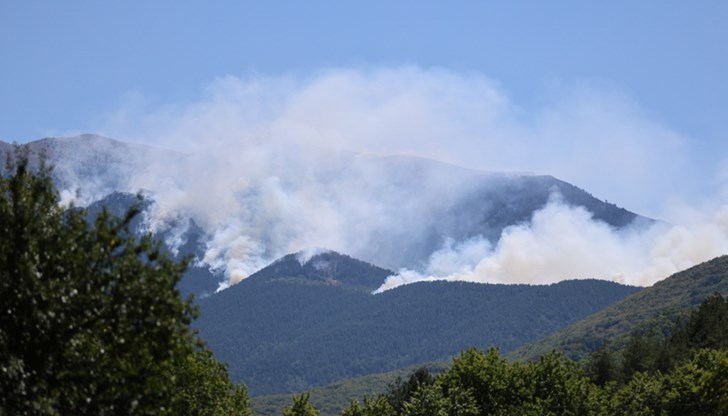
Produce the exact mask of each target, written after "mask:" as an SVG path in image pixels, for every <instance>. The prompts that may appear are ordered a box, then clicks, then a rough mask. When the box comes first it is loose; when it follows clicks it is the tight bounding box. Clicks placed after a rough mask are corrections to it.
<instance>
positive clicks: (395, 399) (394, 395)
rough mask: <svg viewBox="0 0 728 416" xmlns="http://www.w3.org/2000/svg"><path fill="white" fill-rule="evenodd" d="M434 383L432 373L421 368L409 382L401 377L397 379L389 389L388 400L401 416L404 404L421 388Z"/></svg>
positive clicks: (411, 376)
mask: <svg viewBox="0 0 728 416" xmlns="http://www.w3.org/2000/svg"><path fill="white" fill-rule="evenodd" d="M434 382H435V377H434V376H432V374H430V371H429V370H428V369H427V368H426V367H420V368H418V369H417V370H415V371H414V372H413V373H412V374H411V375H410V376H409V378H408V379H407V381H403V380H402V378H401V377H397V379H396V380H395V381H394V382H393V383H391V384H390V385H389V387H388V388H387V393H386V397H387V400H388V401H389V404H390V405H392V408H394V410H395V412H397V414H400V413H402V410H403V409H404V404H405V403H406V402H407V401H408V400H409V399H410V398H411V397H412V395H414V394H415V392H417V390H419V389H420V388H421V387H424V386H429V385H431V384H432V383H434Z"/></svg>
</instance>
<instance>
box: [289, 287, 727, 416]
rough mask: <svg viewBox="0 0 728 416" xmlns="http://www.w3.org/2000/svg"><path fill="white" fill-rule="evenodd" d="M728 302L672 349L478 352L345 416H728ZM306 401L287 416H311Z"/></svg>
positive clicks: (706, 308) (698, 318) (658, 345)
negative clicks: (532, 357)
mask: <svg viewBox="0 0 728 416" xmlns="http://www.w3.org/2000/svg"><path fill="white" fill-rule="evenodd" d="M726 325H728V300H726V299H725V298H723V297H722V296H721V295H719V294H716V295H714V296H712V297H711V298H709V299H707V300H706V301H705V302H704V303H703V304H701V305H700V307H699V308H697V310H696V311H694V312H693V313H692V315H691V316H690V319H689V320H688V321H687V322H686V323H684V324H678V325H677V326H676V327H675V330H674V331H673V332H672V333H671V334H670V335H669V336H668V337H667V338H666V339H664V340H657V339H649V340H648V339H647V338H645V337H642V336H635V337H631V338H630V340H629V341H628V342H627V344H626V346H625V347H624V348H622V349H619V350H610V349H608V347H604V348H602V349H601V350H599V351H597V352H596V353H594V354H593V355H592V356H591V357H590V358H589V359H588V360H587V361H586V362H585V363H584V364H583V365H580V364H577V363H575V362H574V361H571V360H569V359H567V358H565V357H563V356H562V355H560V354H559V353H557V352H553V353H550V354H546V355H545V356H543V357H542V358H541V359H540V360H538V361H532V362H509V361H508V360H506V359H505V358H503V357H502V356H501V355H500V353H499V351H498V350H497V349H490V350H488V351H481V350H477V349H470V350H467V351H465V352H463V353H462V354H461V355H460V356H459V357H458V358H456V359H455V360H454V361H453V363H452V367H450V369H448V370H446V371H445V372H443V373H441V374H439V375H437V376H433V375H431V374H430V373H429V372H428V371H427V370H426V369H420V370H417V371H416V372H415V373H413V374H412V376H411V377H410V378H409V379H408V380H406V381H405V380H401V379H400V380H398V381H397V382H395V383H393V384H391V385H390V386H389V388H388V390H387V392H386V393H384V394H381V395H378V396H374V397H369V398H365V399H364V400H363V401H361V402H360V401H353V402H352V403H351V405H350V406H349V407H348V408H346V409H345V410H344V411H343V412H342V413H341V414H342V416H399V415H403V416H438V415H443V416H454V415H463V416H465V415H473V416H475V415H630V416H640V415H726V414H728V348H727V347H728V344H727V343H728V330H726V329H727V328H726ZM317 414H318V412H317V410H316V409H315V408H314V407H313V406H312V405H310V404H309V403H308V396H307V395H305V394H304V395H301V396H295V397H294V403H293V405H291V406H290V407H289V408H288V409H286V411H285V412H284V415H286V416H294V415H300V416H304V415H305V416H312V415H317Z"/></svg>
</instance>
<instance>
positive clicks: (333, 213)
mask: <svg viewBox="0 0 728 416" xmlns="http://www.w3.org/2000/svg"><path fill="white" fill-rule="evenodd" d="M27 146H28V148H29V149H30V150H31V156H32V158H37V157H38V156H39V155H40V154H45V155H46V158H47V160H48V162H49V163H51V164H52V165H53V166H54V177H55V179H56V182H57V184H58V187H59V190H60V192H61V196H62V200H63V201H66V202H67V201H71V200H74V201H76V204H77V205H84V206H87V205H96V206H100V205H104V204H111V205H114V206H115V207H119V206H120V205H119V203H120V201H119V197H118V194H120V193H124V194H132V195H133V194H136V193H138V192H140V191H141V192H142V193H143V195H144V198H145V200H146V203H145V205H144V206H145V212H144V215H143V216H142V217H141V218H142V219H143V222H144V224H143V225H144V227H142V228H140V230H149V231H154V232H155V236H156V237H158V238H160V239H161V240H163V241H165V243H167V246H168V248H169V249H170V251H171V252H173V253H178V252H180V251H184V250H188V252H189V253H190V254H192V255H193V256H194V258H195V263H194V264H195V267H194V268H193V269H194V270H192V271H191V272H190V273H191V274H195V277H194V278H191V279H187V281H189V282H192V284H190V285H185V286H184V290H185V291H189V292H190V293H194V294H197V295H201V296H206V295H209V294H210V293H212V292H213V291H214V290H215V289H216V288H217V287H218V285H219V284H220V282H221V281H223V280H225V279H228V278H231V277H232V276H236V279H237V278H242V277H245V276H247V275H250V274H252V273H254V272H255V271H257V270H258V269H260V268H261V267H262V266H263V265H265V264H268V263H270V262H271V261H272V260H274V259H276V258H279V257H281V256H283V255H284V254H286V253H290V252H293V251H297V250H300V249H302V248H305V247H311V246H326V247H330V248H333V249H335V250H337V251H340V252H345V253H348V254H350V255H352V256H354V257H356V258H359V259H362V260H364V261H366V262H369V263H373V264H377V265H380V266H382V267H385V268H388V269H391V270H399V269H401V268H408V269H411V270H415V271H423V270H424V269H425V267H426V265H427V264H428V262H429V260H430V257H431V255H432V254H433V253H435V252H437V251H438V250H440V249H442V248H443V247H446V246H447V245H448V244H454V245H457V244H458V243H461V242H466V241H468V240H470V239H473V238H476V239H482V238H485V239H487V240H488V242H489V243H490V244H491V245H492V246H495V245H496V244H497V242H498V240H499V238H500V236H501V234H502V232H503V230H504V229H506V228H507V227H509V226H513V225H521V224H527V223H528V222H529V221H530V220H531V218H532V217H533V215H534V213H535V212H537V211H538V210H540V209H541V208H543V207H544V206H545V205H546V204H548V203H549V201H551V200H552V199H553V198H554V196H555V195H558V198H559V199H560V200H561V201H562V202H563V203H564V204H566V205H571V206H580V207H584V208H585V209H586V210H588V211H589V212H590V213H591V214H592V215H593V218H594V219H596V220H598V221H602V222H604V223H606V224H609V225H610V226H611V227H612V228H615V229H619V228H624V227H630V226H633V225H635V224H641V223H650V222H651V220H649V219H647V218H644V217H641V216H639V215H637V214H635V213H632V212H630V211H628V210H626V209H623V208H620V207H617V206H616V205H614V204H610V203H608V202H605V201H601V200H599V199H598V198H595V197H594V196H592V195H591V194H589V193H588V192H586V191H584V190H583V189H580V188H578V187H576V186H574V185H572V184H569V183H567V182H564V181H561V180H559V179H557V178H554V177H552V176H548V175H533V174H528V173H499V172H484V171H478V170H473V169H466V168H462V167H458V166H454V165H450V164H446V163H441V162H437V161H433V160H429V159H423V158H417V157H409V156H372V155H360V154H352V153H346V152H341V153H336V154H331V155H329V154H326V155H324V156H321V157H318V158H316V157H312V156H311V155H309V154H308V152H294V151H290V152H286V151H283V150H281V151H280V152H275V156H266V155H267V153H266V152H263V151H261V149H258V148H252V149H248V148H245V149H243V150H245V151H244V152H241V150H240V149H237V148H231V149H227V148H225V149H202V150H200V151H199V152H197V153H194V154H182V153H180V152H176V151H172V150H168V149H162V148H158V147H154V146H148V145H144V144H137V143H127V142H123V141H118V140H114V139H110V138H105V137H101V136H97V135H91V134H88V135H81V136H75V137H65V138H45V139H42V140H38V141H34V142H31V143H29V144H28V145H27ZM12 147H13V146H12V145H9V144H7V143H0V152H8V151H11V149H12ZM263 150H265V149H263ZM266 157H268V159H266ZM114 195H117V196H114ZM115 199H116V200H115ZM121 202H123V201H121Z"/></svg>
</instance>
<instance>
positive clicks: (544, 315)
mask: <svg viewBox="0 0 728 416" xmlns="http://www.w3.org/2000/svg"><path fill="white" fill-rule="evenodd" d="M319 261H320V262H322V263H326V264H329V265H330V266H331V268H325V267H319V269H320V270H322V271H324V272H325V274H321V272H319V274H316V273H315V272H316V271H317V269H316V268H315V267H308V266H309V263H316V262H319ZM309 263H306V264H305V265H304V266H302V265H301V263H300V262H299V260H298V259H297V258H296V257H295V256H286V257H284V258H283V259H281V260H279V261H277V262H275V263H273V264H272V265H270V266H269V267H267V268H265V269H263V270H261V271H260V272H259V273H256V274H254V275H252V276H250V277H249V278H247V279H245V280H243V281H242V282H240V283H239V284H237V285H235V286H233V287H231V288H229V289H227V290H224V291H222V292H220V293H216V294H214V295H212V296H210V297H209V298H206V299H204V300H202V301H201V304H200V305H201V311H202V313H201V316H200V319H199V320H198V321H197V322H196V323H195V326H196V327H198V328H199V329H200V334H201V336H202V337H203V338H204V339H205V340H206V341H207V342H208V344H209V345H210V347H211V348H212V349H213V351H214V352H215V356H216V357H217V358H218V359H220V360H222V361H224V362H228V363H230V372H231V375H232V376H233V378H234V379H235V380H242V381H245V382H246V383H247V384H248V387H249V388H250V392H251V394H252V395H264V394H273V393H283V392H296V391H304V390H308V389H310V388H311V387H314V386H320V385H326V384H328V383H332V382H335V381H337V380H341V379H345V378H351V377H355V376H359V375H364V374H373V373H380V372H384V371H389V370H392V369H396V368H402V367H406V366H410V365H414V364H418V363H423V362H431V361H435V360H447V359H449V358H450V357H452V356H453V355H455V354H457V353H458V352H459V351H461V350H463V349H464V348H468V347H471V346H475V347H479V348H487V347H489V346H491V345H497V346H499V347H501V348H503V349H504V350H511V349H513V348H515V347H517V346H519V345H521V344H523V343H525V342H528V341H531V340H534V339H537V338H539V337H541V336H544V335H547V334H549V333H550V332H553V331H555V330H557V329H559V328H562V327H563V326H565V325H567V324H569V323H571V322H574V321H575V320H577V319H579V318H580V317H583V316H586V315H588V314H589V313H593V312H594V311H597V310H599V309H601V308H603V307H605V306H606V305H609V304H610V303H612V302H614V301H616V300H618V299H621V298H622V297H624V296H626V295H627V294H630V293H634V292H635V291H637V290H639V289H637V288H633V287H627V286H622V285H618V284H616V283H611V282H605V281H595V280H584V281H567V282H561V283H559V284H555V285H549V286H529V285H486V284H476V283H459V282H429V283H418V284H412V285H406V286H402V287H400V288H397V289H394V290H389V291H386V292H384V293H381V294H377V295H372V294H370V293H368V292H367V291H365V290H362V286H361V282H362V281H371V280H372V279H373V278H374V277H376V276H378V278H379V279H380V280H379V281H383V280H384V277H386V275H387V274H388V273H389V272H387V271H386V270H383V269H379V268H376V267H374V266H366V264H365V263H363V262H358V261H356V260H354V259H351V258H349V257H346V256H342V255H339V254H336V253H327V255H326V256H325V257H321V258H319V257H318V256H316V257H313V258H312V259H311V260H310V262H309ZM333 268H335V270H336V271H337V273H336V274H333V275H332V274H328V270H331V269H333ZM357 275H359V276H362V277H363V278H362V279H359V278H356V276H357ZM370 276H371V278H370ZM253 318H254V319H253Z"/></svg>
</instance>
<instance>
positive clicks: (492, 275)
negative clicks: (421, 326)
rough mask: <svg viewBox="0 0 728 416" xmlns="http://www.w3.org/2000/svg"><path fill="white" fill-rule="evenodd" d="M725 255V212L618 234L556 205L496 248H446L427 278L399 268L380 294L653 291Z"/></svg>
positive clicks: (478, 241)
mask: <svg viewBox="0 0 728 416" xmlns="http://www.w3.org/2000/svg"><path fill="white" fill-rule="evenodd" d="M683 218H684V217H683ZM684 219H685V218H684ZM724 254H728V205H726V206H723V207H721V208H720V209H719V210H718V211H717V212H716V213H715V214H714V215H713V216H712V217H710V218H702V219H700V220H698V221H692V222H691V223H690V224H689V225H687V226H686V225H669V224H666V223H655V224H653V225H652V226H650V227H649V228H646V229H645V228H644V227H631V228H626V229H622V230H615V229H613V228H612V227H610V226H609V225H607V224H605V223H603V222H601V221H598V220H595V219H593V218H592V215H591V214H590V213H589V212H588V211H586V210H585V209H583V208H581V207H571V206H568V205H564V204H563V203H562V202H561V201H560V200H559V199H552V201H551V202H550V203H549V204H548V205H547V206H545V207H544V208H543V209H541V210H539V211H537V212H536V213H534V215H533V218H532V220H531V221H530V222H529V223H527V224H519V225H513V226H511V227H508V228H507V229H505V230H504V232H503V234H502V236H501V238H500V240H499V241H498V244H497V245H496V246H495V247H493V246H492V245H491V244H490V243H489V242H488V241H487V240H484V239H482V238H474V239H472V240H468V241H464V242H461V243H458V244H452V243H451V242H448V243H447V244H446V245H445V246H444V247H443V248H442V249H441V250H439V251H436V252H435V253H433V254H432V256H431V257H430V261H429V264H428V265H427V267H426V268H425V270H424V271H423V272H417V271H414V270H408V269H402V270H400V271H399V273H398V274H396V275H393V276H390V277H388V278H387V280H386V281H385V283H384V284H383V285H382V286H381V287H380V288H379V289H377V291H376V293H380V292H382V291H385V290H388V289H392V288H394V287H397V286H400V285H403V284H409V283H414V282H420V281H432V280H446V281H468V282H480V283H530V284H547V283H555V282H558V281H561V280H564V279H583V278H596V279H605V280H612V281H616V282H620V283H624V284H629V285H638V286H649V285H652V284H654V283H655V282H657V281H659V280H661V279H664V278H665V277H667V276H669V275H671V274H673V273H676V272H678V271H680V270H684V269H686V268H689V267H691V266H694V265H696V264H698V263H701V262H703V261H706V260H709V259H711V258H713V257H717V256H720V255H724Z"/></svg>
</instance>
